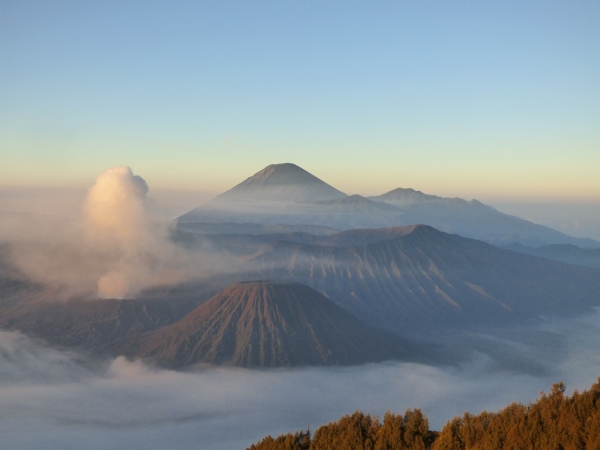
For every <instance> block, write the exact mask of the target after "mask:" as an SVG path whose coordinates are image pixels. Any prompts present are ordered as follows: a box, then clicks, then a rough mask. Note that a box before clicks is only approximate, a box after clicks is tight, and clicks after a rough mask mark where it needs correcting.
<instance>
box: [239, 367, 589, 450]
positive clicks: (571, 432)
mask: <svg viewBox="0 0 600 450" xmlns="http://www.w3.org/2000/svg"><path fill="white" fill-rule="evenodd" d="M330 449H336V450H425V449H431V450H488V449H489V450H492V449H504V450H546V449H548V450H571V449H572V450H579V449H581V450H600V378H598V382H597V383H595V384H594V385H592V387H591V389H590V390H589V391H584V392H583V393H579V392H578V391H577V390H575V392H574V393H573V395H572V396H567V395H565V385H564V384H563V383H556V384H554V385H553V386H552V390H551V392H550V393H549V394H546V393H544V392H542V393H541V395H540V398H538V400H537V401H536V402H535V403H530V404H529V405H523V404H521V403H512V404H510V405H508V406H507V407H505V408H504V409H502V410H500V411H498V412H495V413H490V412H487V411H483V412H482V413H480V414H478V415H473V414H471V413H468V412H467V413H465V414H464V415H463V416H462V417H455V418H453V419H452V420H450V421H448V422H447V423H446V425H445V426H444V428H443V429H442V431H441V432H436V431H431V430H430V429H429V422H428V420H427V417H425V415H424V414H423V413H421V411H420V410H418V409H415V410H410V409H409V410H407V411H406V413H405V414H404V416H401V415H396V414H393V413H391V412H387V413H386V414H385V416H384V418H383V422H381V421H380V419H379V417H371V416H370V415H368V414H364V413H362V412H361V411H356V412H355V413H354V414H352V415H346V416H344V417H342V418H341V419H339V420H338V421H337V422H331V423H329V424H327V425H323V426H321V427H319V428H318V429H317V430H316V431H315V433H314V435H312V436H311V433H310V431H309V430H307V431H301V432H296V433H294V434H292V433H287V434H285V435H282V436H279V437H277V438H272V437H271V436H267V437H266V438H264V439H263V440H262V441H260V442H258V443H257V444H253V445H251V446H250V447H249V448H248V449H246V450H330Z"/></svg>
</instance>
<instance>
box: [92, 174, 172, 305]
mask: <svg viewBox="0 0 600 450" xmlns="http://www.w3.org/2000/svg"><path fill="white" fill-rule="evenodd" d="M147 193H148V185H147V184H146V182H145V181H144V179H143V178H141V177H139V176H137V175H134V174H133V172H132V171H131V169H130V168H129V167H126V166H116V167H113V168H111V169H109V170H107V171H105V172H104V173H102V174H101V175H100V176H99V177H98V178H97V179H96V182H95V184H94V185H93V186H92V187H91V188H90V191H89V193H88V196H87V199H86V201H85V204H84V207H83V217H84V231H85V243H86V245H87V246H88V247H89V248H90V249H91V250H92V253H94V252H96V253H101V255H100V256H101V259H102V260H104V261H107V264H106V273H104V274H102V275H101V276H100V278H99V279H98V296H99V297H101V298H128V297H134V296H136V295H137V294H138V293H139V292H140V291H141V290H143V289H144V288H146V287H149V286H152V285H155V284H161V283H164V282H172V281H175V280H176V279H177V278H178V277H179V275H178V274H177V273H176V271H174V270H173V268H172V267H168V265H169V264H167V262H171V261H172V260H173V257H174V256H175V255H174V253H176V251H177V250H176V249H175V248H174V246H172V245H171V244H170V243H169V242H168V240H167V238H166V235H165V230H164V229H162V228H160V227H157V226H154V225H153V224H152V222H151V220H150V217H149V215H148V211H147V206H146V194H147Z"/></svg>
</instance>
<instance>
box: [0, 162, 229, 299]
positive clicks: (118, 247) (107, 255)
mask: <svg viewBox="0 0 600 450" xmlns="http://www.w3.org/2000/svg"><path fill="white" fill-rule="evenodd" d="M147 194H148V185H147V184H146V182H145V181H144V179H143V178H141V177H140V176H137V175H134V174H133V172H132V171H131V169H130V168H129V167H126V166H116V167H113V168H111V169H108V170H106V171H105V172H103V173H102V174H100V175H99V176H98V178H97V179H96V181H95V183H94V184H93V186H92V187H90V189H89V191H88V194H87V197H86V199H85V202H84V204H83V207H82V208H81V209H80V211H79V212H78V213H77V214H76V215H75V216H72V217H71V218H70V220H67V221H62V222H61V221H54V222H53V221H50V220H45V218H43V220H39V221H38V220H33V219H31V220H30V218H29V217H25V218H24V219H23V220H19V221H17V222H15V221H13V222H14V223H13V222H10V223H9V221H6V220H4V221H2V227H0V235H1V236H0V244H1V243H2V242H1V241H4V242H5V243H7V244H8V246H9V247H10V250H11V251H10V262H11V263H12V265H13V266H14V267H16V268H17V269H18V270H19V271H20V272H21V273H22V274H23V276H24V278H25V279H28V280H33V281H36V282H39V283H42V284H43V285H45V286H46V287H48V288H50V291H51V292H52V294H51V297H52V298H53V299H61V298H62V299H66V298H70V297H73V296H82V295H83V296H85V297H99V298H119V299H121V298H133V297H136V296H138V295H139V294H140V293H141V292H142V291H143V290H145V289H148V288H150V287H154V286H161V285H171V284H175V283H178V282H180V281H181V280H182V279H184V278H188V277H190V276H198V274H201V273H204V271H205V270H207V264H205V262H204V261H205V260H208V258H207V256H206V255H202V256H200V255H199V254H198V253H195V254H191V253H190V252H187V251H186V250H184V249H183V248H181V247H179V246H177V245H175V244H173V243H172V242H171V240H170V239H169V236H168V231H167V226H166V224H156V223H154V222H153V221H152V219H151V215H150V211H149V207H148V204H149V201H148V198H147ZM5 253H6V252H5ZM0 259H2V254H0ZM215 260H216V258H214V257H213V258H212V259H211V262H210V264H211V265H212V266H214V267H216V266H217V265H218V264H215V262H214V261H215ZM1 262H2V261H0V263H1Z"/></svg>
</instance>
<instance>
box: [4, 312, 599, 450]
mask: <svg viewBox="0 0 600 450" xmlns="http://www.w3.org/2000/svg"><path fill="white" fill-rule="evenodd" d="M535 333H540V335H541V336H543V335H547V334H548V333H551V334H552V335H554V336H555V338H556V340H555V342H561V343H562V344H561V345H560V347H558V348H557V349H556V352H555V353H556V355H555V357H554V359H552V360H547V359H546V357H545V355H544V353H542V354H540V353H539V352H538V350H539V346H536V345H535V343H531V345H525V344H523V343H522V342H516V341H515V342H505V344H506V346H507V347H510V346H517V347H519V358H521V359H523V360H527V359H529V360H531V362H532V363H533V362H535V363H536V364H538V365H540V366H544V367H545V370H543V371H540V373H538V374H535V373H531V372H524V371H515V370H511V369H508V370H507V369H506V368H499V367H498V366H497V365H496V363H495V361H494V360H493V359H491V358H490V357H489V356H486V355H485V354H483V353H480V354H479V356H478V357H477V358H475V359H474V360H473V361H471V362H470V363H468V364H465V365H463V366H460V367H448V368H438V367H431V366H426V365H420V364H409V363H386V364H370V365H366V366H361V367H349V368H306V369H298V370H283V369H280V370H245V369H228V368H205V369H198V370H196V371H193V372H174V371H167V370H158V369H153V368H151V367H148V366H147V365H145V364H143V363H142V362H140V361H127V360H125V359H124V358H122V357H119V358H116V359H114V360H109V361H101V362H94V361H91V360H89V359H87V358H86V357H85V356H83V355H76V354H74V353H66V352H61V351H58V350H54V349H50V348H47V347H45V346H43V345H42V344H40V343H38V342H34V341H31V340H30V339H28V338H26V337H25V336H23V335H22V334H20V333H14V332H0V375H1V376H0V433H1V435H2V439H3V445H5V446H7V448H44V449H45V450H51V449H63V450H64V449H66V450H68V449H78V448H87V449H118V448H145V449H150V450H152V449H164V448H178V449H198V448H210V449H232V448H240V449H243V448H245V447H246V446H248V445H250V444H251V443H252V442H255V441H257V440H258V439H260V438H262V437H263V436H265V435H267V434H272V435H275V434H279V433H283V432H286V431H288V430H291V431H293V430H297V429H301V428H305V427H306V426H307V425H310V427H311V429H312V430H315V429H316V428H317V427H318V426H319V425H321V424H323V423H327V422H329V421H331V420H336V419H338V418H339V417H341V416H342V415H343V414H347V413H352V412H353V411H355V410H356V409H361V410H363V411H365V412H370V413H371V414H383V413H384V412H385V411H386V410H388V409H389V410H392V411H395V412H404V411H405V410H406V409H407V408H415V407H418V408H421V409H422V410H423V411H424V412H425V413H426V414H427V416H428V417H429V419H430V422H431V425H432V428H434V429H440V428H441V427H442V426H443V424H444V423H445V421H446V420H447V419H450V418H451V417H452V416H454V415H456V414H462V413H463V412H464V411H466V410H470V411H471V412H479V411H481V410H483V409H487V410H497V409H499V408H501V407H503V406H505V405H507V404H508V403H510V402H512V401H521V402H525V403H526V402H528V401H534V400H535V399H536V398H537V397H538V396H539V392H540V391H541V390H545V391H549V389H550V386H551V384H552V383H554V382H556V381H559V380H562V381H564V382H565V383H566V384H567V386H568V392H572V390H573V389H574V388H578V389H580V390H581V389H587V388H589V386H590V385H591V384H592V383H593V382H594V381H595V380H596V378H597V377H598V376H599V375H600V356H599V355H598V351H597V347H598V346H597V343H598V339H599V338H600V314H598V313H597V312H596V313H594V314H593V315H590V316H588V317H583V318H579V319H576V320H560V321H549V322H545V323H543V324H542V325H541V326H539V327H538V328H537V329H536V330H532V335H534V334H535ZM527 348H529V351H528V352H527ZM517 359H518V358H517Z"/></svg>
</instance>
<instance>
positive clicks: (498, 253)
mask: <svg viewBox="0 0 600 450" xmlns="http://www.w3.org/2000/svg"><path fill="white" fill-rule="evenodd" d="M302 240H303V236H296V242H288V241H284V240H282V241H279V242H276V243H275V244H272V245H271V246H270V247H268V248H266V250H265V251H264V252H263V253H262V254H260V255H258V256H256V257H255V258H254V259H253V260H252V261H250V262H249V264H253V266H252V267H251V270H252V273H253V276H260V277H264V278H269V279H284V280H294V281H298V282H301V283H304V284H307V285H309V286H311V287H313V288H314V289H316V290H317V291H319V292H321V293H323V294H324V295H326V296H327V297H328V298H330V299H331V300H334V301H335V302H336V303H339V304H341V305H343V306H345V307H347V308H348V310H349V311H350V312H352V313H353V314H354V315H356V316H357V317H360V318H362V319H364V320H366V321H367V322H369V323H371V324H372V325H375V326H382V327H385V328H387V329H390V330H396V331H397V330H400V331H406V330H412V331H413V332H427V331H436V330H443V329H448V328H464V327H469V328H474V327H475V328H477V327H484V326H494V325H504V324H507V323H515V322H517V321H520V320H529V319H532V318H535V317H538V316H540V315H567V314H571V313H576V312H582V311H587V310H588V309H589V308H590V306H593V305H599V304H600V271H598V270H597V269H589V268H583V267H576V266H572V265H569V264H564V263H560V262H555V261H550V260H546V259H542V258H536V257H533V256H530V255H525V254H520V253H516V252H513V251H509V250H503V249H499V248H497V247H494V246H492V245H489V244H486V243H484V242H480V241H476V240H473V239H467V238H463V237H460V236H457V235H450V234H447V233H443V232H440V231H438V230H436V229H434V228H432V227H429V226H423V225H421V226H413V227H398V228H391V229H383V230H353V231H348V232H343V233H339V234H334V235H330V236H319V237H312V238H310V237H307V236H305V237H304V242H301V241H302ZM353 242H354V243H355V245H352V243H353ZM249 269H250V267H249Z"/></svg>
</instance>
